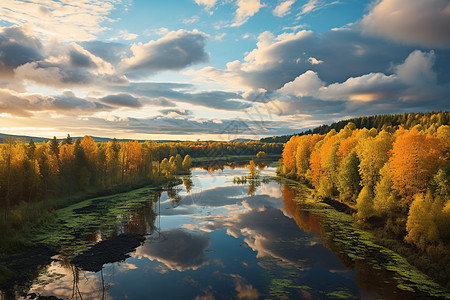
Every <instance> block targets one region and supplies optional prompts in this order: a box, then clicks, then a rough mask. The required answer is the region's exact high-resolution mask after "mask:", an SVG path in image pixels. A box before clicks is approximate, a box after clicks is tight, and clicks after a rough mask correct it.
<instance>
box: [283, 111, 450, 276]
mask: <svg viewBox="0 0 450 300" xmlns="http://www.w3.org/2000/svg"><path fill="white" fill-rule="evenodd" d="M434 117H435V115H434V116H431V118H429V119H430V120H431V122H429V123H428V124H424V125H416V126H414V127H412V128H410V129H406V128H404V127H402V126H399V127H398V129H395V128H394V127H388V128H385V129H381V130H378V129H376V128H372V129H370V130H369V129H367V128H363V129H358V128H356V125H355V124H354V123H352V122H349V123H347V124H346V125H345V127H343V129H341V130H340V131H336V130H334V129H331V130H330V131H329V132H328V133H327V134H307V135H301V136H293V137H291V138H290V139H289V141H288V142H287V143H286V145H285V147H284V150H283V154H282V160H281V161H282V162H281V164H280V166H279V168H278V169H277V173H278V174H279V175H281V176H284V177H288V178H291V179H294V180H301V181H306V182H307V183H309V184H310V185H312V187H313V188H314V196H315V197H316V198H317V199H331V200H336V201H339V202H341V203H344V204H346V205H347V206H348V207H350V208H352V209H353V210H354V211H355V213H354V215H353V216H354V221H355V223H356V224H357V225H359V226H361V227H363V228H367V229H372V230H373V231H374V232H376V233H377V234H378V236H379V237H380V240H384V243H389V242H388V241H389V240H391V241H392V244H395V243H396V241H404V242H406V247H405V245H403V246H400V247H399V246H398V243H396V244H397V246H396V247H399V248H405V249H412V252H417V250H418V251H419V252H421V253H422V254H423V255H422V257H421V258H420V259H422V261H417V262H416V263H417V264H419V265H421V267H423V265H426V264H428V265H430V259H431V260H433V258H435V261H434V264H435V266H436V265H437V264H441V266H440V267H441V268H440V270H439V272H441V273H442V272H443V273H445V268H444V269H442V263H444V265H445V264H446V263H447V265H448V262H449V261H448V260H449V259H448V257H449V254H450V251H449V246H450V230H449V228H450V126H448V125H439V126H438V125H437V124H436V123H435V122H434V121H433V120H434ZM408 245H409V246H408ZM391 246H392V245H391ZM408 247H409V248H408ZM405 249H403V250H402V249H400V252H401V251H407V250H405ZM414 249H416V250H414ZM410 252H411V251H410ZM407 255H408V254H407ZM407 255H406V256H407ZM424 257H425V258H424ZM438 258H439V259H438ZM420 259H419V260H420ZM445 259H446V260H445ZM425 268H428V269H429V272H428V273H430V272H431V271H430V268H432V266H426V267H425ZM436 276H437V277H439V278H440V279H441V282H442V281H443V280H444V279H443V278H446V279H448V274H447V275H446V274H435V277H436Z"/></svg>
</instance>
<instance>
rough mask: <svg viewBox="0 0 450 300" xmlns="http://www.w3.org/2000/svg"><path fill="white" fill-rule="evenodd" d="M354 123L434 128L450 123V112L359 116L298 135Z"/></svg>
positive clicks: (285, 138)
mask: <svg viewBox="0 0 450 300" xmlns="http://www.w3.org/2000/svg"><path fill="white" fill-rule="evenodd" d="M350 122H351V123H354V124H355V127H356V128H358V129H363V128H367V129H372V128H375V129H377V130H386V131H391V132H392V131H394V130H397V129H398V128H399V127H400V126H401V127H403V128H405V129H412V128H413V127H414V126H417V125H420V126H421V127H422V128H430V127H434V130H435V129H436V128H438V127H440V126H442V125H450V112H448V111H446V112H441V111H440V112H425V113H423V112H421V113H404V114H384V115H374V116H367V117H358V118H352V119H347V120H341V121H339V122H335V123H332V124H331V125H321V126H319V127H316V128H314V129H309V130H305V131H302V132H300V133H299V134H296V135H308V134H327V133H328V132H330V131H331V130H333V129H334V130H336V131H340V130H342V129H343V128H344V127H345V125H347V124H348V123H350ZM292 136H293V135H283V136H274V137H268V138H263V139H261V142H264V143H286V142H287V141H288V140H289V139H290V138H291V137H292Z"/></svg>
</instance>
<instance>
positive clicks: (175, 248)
mask: <svg viewBox="0 0 450 300" xmlns="http://www.w3.org/2000/svg"><path fill="white" fill-rule="evenodd" d="M161 237H162V238H161V239H160V240H158V241H155V242H152V241H151V240H150V241H149V242H146V243H144V245H143V246H142V247H139V248H138V249H137V250H136V253H135V256H137V257H139V258H141V257H145V258H148V259H149V260H157V261H159V262H161V263H163V264H164V265H165V266H166V267H167V268H168V269H169V270H172V271H173V270H177V271H186V270H189V269H191V270H197V269H198V268H200V267H201V266H203V265H205V264H206V263H207V260H206V257H205V253H204V251H205V250H206V249H207V248H208V246H209V243H210V240H209V238H208V236H207V235H206V234H199V233H192V232H188V231H187V230H183V229H179V228H174V229H170V230H165V231H161ZM167 271H168V270H164V271H163V272H164V273H166V272H167Z"/></svg>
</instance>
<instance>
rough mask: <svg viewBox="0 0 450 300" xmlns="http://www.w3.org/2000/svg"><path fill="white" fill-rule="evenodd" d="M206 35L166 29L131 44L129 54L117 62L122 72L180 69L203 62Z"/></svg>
mask: <svg viewBox="0 0 450 300" xmlns="http://www.w3.org/2000/svg"><path fill="white" fill-rule="evenodd" d="M207 37H208V36H207V35H206V34H204V33H202V32H199V31H197V30H193V31H186V30H183V29H180V30H178V31H172V32H169V33H168V34H167V35H166V36H164V37H162V38H160V39H159V40H157V41H150V42H148V43H147V44H133V45H132V46H131V52H132V56H131V57H129V58H125V59H124V60H123V61H122V63H121V68H122V70H123V72H125V73H127V74H131V75H134V76H143V75H147V74H149V73H150V74H151V73H155V72H159V71H164V70H181V69H183V68H185V67H187V66H190V65H192V64H195V63H200V62H206V61H208V59H209V55H208V54H207V53H206V52H205V49H204V48H205V45H206V39H207Z"/></svg>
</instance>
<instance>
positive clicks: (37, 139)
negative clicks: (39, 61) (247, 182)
mask: <svg viewBox="0 0 450 300" xmlns="http://www.w3.org/2000/svg"><path fill="white" fill-rule="evenodd" d="M9 136H10V137H13V138H14V139H21V140H24V141H25V142H29V141H30V139H31V138H32V139H33V141H34V142H35V143H41V142H46V141H49V140H51V139H52V138H44V137H36V136H27V135H13V134H4V133H0V143H2V142H3V139H4V138H6V137H9ZM77 138H80V139H82V138H83V137H80V136H78V137H77V136H73V137H72V140H73V141H75V140H76V139H77ZM91 138H93V139H94V141H95V142H96V143H105V142H109V141H112V140H113V138H104V137H98V136H91ZM65 139H66V138H65V137H64V138H59V139H58V141H59V142H61V141H62V140H65ZM117 140H118V141H119V142H126V141H134V139H117ZM145 141H146V140H138V142H140V143H143V142H145ZM153 141H154V142H157V143H180V142H183V141H181V140H156V141H155V140H153ZM248 141H254V140H251V139H234V140H232V141H231V142H248ZM200 142H217V141H213V140H206V141H200Z"/></svg>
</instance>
